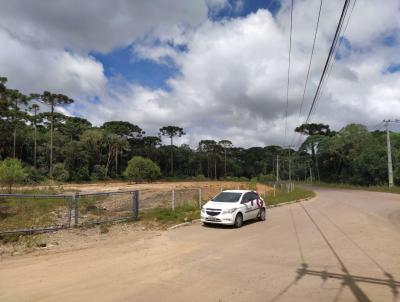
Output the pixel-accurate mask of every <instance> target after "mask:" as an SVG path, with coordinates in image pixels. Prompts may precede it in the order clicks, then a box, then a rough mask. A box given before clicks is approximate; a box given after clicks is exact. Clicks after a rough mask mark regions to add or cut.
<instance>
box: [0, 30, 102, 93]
mask: <svg viewBox="0 0 400 302" xmlns="http://www.w3.org/2000/svg"><path fill="white" fill-rule="evenodd" d="M0 45H1V48H2V49H1V51H0V74H1V75H4V76H7V77H8V79H9V82H8V85H9V86H10V87H14V88H18V89H20V90H21V91H23V92H25V93H32V92H36V93H41V92H43V91H44V90H50V91H54V92H57V93H65V94H68V95H69V96H71V97H84V96H93V95H98V94H101V93H103V91H104V89H105V86H106V82H107V80H106V78H105V77H104V75H103V66H102V65H101V64H100V63H99V62H97V61H95V60H94V59H93V58H91V57H88V56H80V55H78V54H73V53H70V52H67V51H65V50H63V49H58V48H39V47H33V46H31V45H27V44H24V43H22V42H20V41H19V40H17V39H15V38H13V37H12V36H10V35H9V34H8V33H7V32H5V31H3V30H1V29H0Z"/></svg>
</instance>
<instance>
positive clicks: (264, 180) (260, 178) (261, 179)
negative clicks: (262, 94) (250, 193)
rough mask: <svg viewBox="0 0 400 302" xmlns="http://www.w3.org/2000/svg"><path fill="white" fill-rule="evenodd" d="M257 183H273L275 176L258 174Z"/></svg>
mask: <svg viewBox="0 0 400 302" xmlns="http://www.w3.org/2000/svg"><path fill="white" fill-rule="evenodd" d="M258 181H259V182H262V183H268V182H274V181H275V176H274V175H272V174H260V175H259V176H258Z"/></svg>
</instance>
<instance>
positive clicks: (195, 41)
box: [0, 0, 400, 147]
mask: <svg viewBox="0 0 400 302" xmlns="http://www.w3.org/2000/svg"><path fill="white" fill-rule="evenodd" d="M0 1H2V0H0ZM290 2H291V0H168V1H166V0H152V1H143V0H118V1H110V0H86V1H85V2H84V3H83V2H82V1H80V0H57V1H47V0H36V1H34V2H32V1H25V0H13V1H6V0H4V1H2V9H1V10H0V45H2V51H1V52H0V75H1V76H6V77H8V79H9V81H8V83H9V85H10V87H11V88H15V89H19V90H21V91H23V92H25V93H31V92H38V93H40V92H41V91H44V90H48V91H54V92H57V93H63V94H66V95H68V96H70V97H72V98H73V99H75V100H76V102H75V103H74V104H72V105H70V106H68V107H66V108H63V110H64V111H63V113H65V114H71V115H77V116H80V117H84V118H87V119H88V120H90V121H91V122H92V123H93V124H94V125H101V124H102V123H104V122H106V121H111V120H125V121H128V122H130V123H133V124H136V125H138V126H140V127H141V128H142V129H144V130H145V131H146V133H148V134H155V133H157V132H158V129H159V128H160V127H162V126H165V125H177V126H181V127H184V128H185V129H187V135H185V136H184V137H182V138H180V140H179V141H177V144H179V143H189V144H190V145H193V146H195V145H196V144H197V142H198V141H199V140H201V139H214V140H221V139H230V140H232V141H233V143H234V144H235V145H236V146H244V147H248V146H254V145H263V144H266V145H271V144H285V145H287V144H288V141H287V139H286V138H285V139H283V135H282V133H284V132H285V128H286V120H285V112H286V110H285V109H286V102H287V99H286V89H287V70H288V69H287V67H288V65H287V64H288V48H289V47H288V46H289V28H290V26H289V24H290V9H288V8H289V7H288V5H289V4H290ZM343 2H344V0H338V1H323V6H322V11H321V19H320V27H319V31H318V35H317V40H316V47H315V52H314V57H313V63H312V68H311V69H310V77H309V81H308V87H307V90H306V91H307V93H306V97H305V100H304V106H303V111H302V112H301V114H302V115H305V114H306V113H307V110H308V108H309V107H310V104H311V102H312V97H313V94H314V91H315V88H316V85H317V83H318V81H319V79H320V76H321V71H322V68H323V65H324V63H325V61H326V57H327V54H328V52H329V48H330V44H331V41H332V37H333V34H334V30H335V28H336V25H337V22H338V19H339V17H340V12H341V8H342V6H343ZM351 3H355V0H351ZM319 4H320V0H301V1H294V11H293V37H292V38H293V39H292V42H293V44H292V57H291V64H292V65H291V74H290V76H291V78H290V88H289V102H288V118H287V125H288V128H289V131H291V130H290V129H294V128H295V127H296V126H298V122H299V121H300V122H303V121H304V116H301V114H299V112H300V111H299V107H300V104H301V103H302V98H301V96H302V91H303V90H304V83H305V77H306V74H307V67H308V62H309V58H310V52H311V46H312V41H313V34H314V31H315V24H316V18H317V15H318V9H319ZM266 10H268V11H269V12H270V13H268V12H267V11H266ZM399 15H400V7H399V0H385V5H382V3H381V2H380V1H376V0H363V1H357V4H356V5H355V8H354V11H353V13H352V18H351V20H350V22H349V23H348V28H347V31H346V34H345V37H343V38H342V39H341V41H342V42H341V46H340V50H339V52H338V53H336V60H335V65H334V67H333V68H332V73H331V74H330V77H329V81H328V82H327V84H326V85H325V86H324V93H323V99H321V100H320V101H319V103H318V108H317V110H316V111H315V114H314V115H313V119H312V122H317V123H318V122H322V123H326V124H329V125H330V126H331V128H332V129H335V130H340V128H341V127H343V126H344V125H346V124H348V123H350V122H351V123H362V124H366V125H367V126H368V125H376V124H377V123H379V122H380V121H381V120H383V119H395V118H398V117H399V116H400V43H399V42H400V23H399V21H398V20H399V18H398V16H399ZM346 24H347V23H346ZM346 26H347V25H346ZM43 70H46V72H43ZM38 75H40V80H38ZM93 104H95V105H96V106H93ZM249 121H251V122H249Z"/></svg>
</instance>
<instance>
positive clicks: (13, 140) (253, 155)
mask: <svg viewBox="0 0 400 302" xmlns="http://www.w3.org/2000/svg"><path fill="white" fill-rule="evenodd" d="M6 84H7V79H6V78H4V77H0V160H4V159H6V158H15V159H18V160H20V161H21V162H22V165H23V166H24V170H25V173H26V174H27V177H26V179H27V180H29V181H30V182H40V181H43V180H45V179H46V178H50V179H55V180H59V181H89V180H103V179H109V178H116V179H118V178H122V177H124V176H126V175H128V174H127V173H128V172H129V171H130V172H129V173H130V175H134V173H133V172H132V171H134V170H132V167H130V168H129V169H128V172H127V167H128V162H129V161H131V162H137V159H136V160H133V157H137V156H141V157H144V158H146V159H149V160H151V161H153V162H154V163H155V164H156V165H157V166H158V168H159V171H158V170H157V168H154V167H153V170H152V171H154V169H155V171H156V172H152V173H153V174H152V176H151V177H156V175H157V177H158V176H162V177H164V178H168V177H171V178H196V179H202V178H208V179H221V178H229V177H230V178H233V177H235V178H236V177H238V178H239V177H246V178H253V177H259V176H260V175H261V176H260V177H262V178H263V179H264V180H268V181H275V180H276V178H277V176H278V175H279V179H282V180H286V179H289V178H291V179H295V180H296V179H298V180H304V179H310V178H312V179H316V180H321V181H327V182H348V183H354V184H361V185H372V184H383V183H385V182H387V154H386V141H385V139H386V136H385V132H382V131H374V132H369V131H368V130H367V128H366V127H365V126H363V125H358V124H350V125H347V126H346V127H344V128H343V129H342V130H340V131H338V132H335V131H331V130H330V129H329V126H328V125H323V124H307V125H302V126H300V127H298V128H296V132H299V133H301V134H303V135H305V136H306V139H305V141H304V142H303V144H302V145H301V146H300V148H299V149H298V150H294V149H293V148H282V147H280V146H275V145H271V146H263V147H251V148H240V147H236V146H234V145H233V143H232V142H231V141H230V140H227V139H224V140H220V141H215V140H201V141H200V142H199V143H198V145H197V147H196V148H191V147H190V146H189V145H186V144H182V145H180V146H176V145H175V144H174V139H175V138H176V137H181V136H184V135H185V134H186V133H185V131H184V129H183V128H181V127H179V126H175V125H167V126H163V127H160V129H159V134H158V135H156V136H149V135H146V133H145V131H144V130H143V129H142V128H141V127H140V126H138V125H136V124H134V123H130V122H127V121H108V122H105V123H104V124H102V125H101V126H93V125H92V124H91V122H90V121H88V120H87V119H85V118H82V117H73V116H66V115H64V114H61V113H59V112H57V111H56V110H55V109H56V108H57V107H62V106H66V105H68V104H71V103H73V102H74V100H73V99H71V98H69V97H68V96H66V95H63V94H58V93H52V92H48V91H45V92H43V93H41V94H38V93H32V94H29V95H24V94H23V93H21V92H20V91H18V90H15V89H10V88H8V87H7V85H6ZM162 137H166V138H168V140H169V144H166V145H164V144H162ZM391 139H392V148H393V162H394V166H395V170H394V175H395V181H396V182H399V181H400V167H399V164H398V163H399V162H400V153H399V151H398V150H399V148H400V136H399V134H398V133H391ZM124 172H125V173H124ZM132 173H133V174H132Z"/></svg>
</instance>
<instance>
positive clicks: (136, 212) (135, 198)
mask: <svg viewBox="0 0 400 302" xmlns="http://www.w3.org/2000/svg"><path fill="white" fill-rule="evenodd" d="M132 199H133V205H132V216H133V218H134V219H138V217H139V191H134V192H133V194H132Z"/></svg>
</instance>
